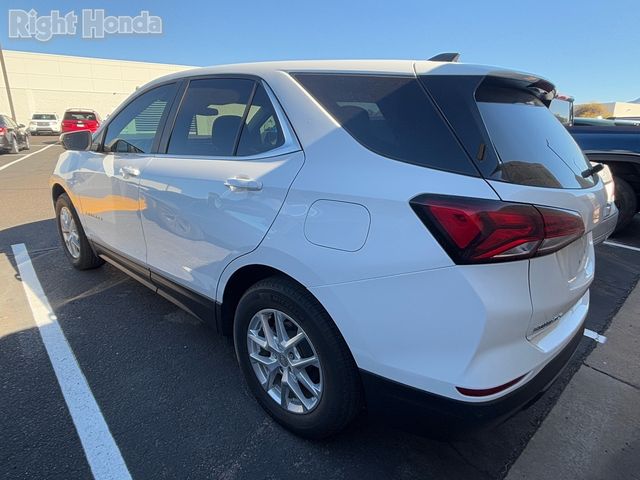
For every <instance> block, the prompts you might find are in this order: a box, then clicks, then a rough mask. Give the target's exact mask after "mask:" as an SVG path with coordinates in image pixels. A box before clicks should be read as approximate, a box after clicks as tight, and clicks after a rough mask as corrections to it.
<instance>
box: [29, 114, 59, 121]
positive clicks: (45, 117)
mask: <svg viewBox="0 0 640 480" xmlns="http://www.w3.org/2000/svg"><path fill="white" fill-rule="evenodd" d="M32 119H33V120H55V119H56V116H55V115H54V114H52V113H34V114H33V117H32Z"/></svg>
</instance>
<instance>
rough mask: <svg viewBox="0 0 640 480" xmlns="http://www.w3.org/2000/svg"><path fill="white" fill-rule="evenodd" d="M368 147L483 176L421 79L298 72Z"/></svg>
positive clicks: (296, 75)
mask: <svg viewBox="0 0 640 480" xmlns="http://www.w3.org/2000/svg"><path fill="white" fill-rule="evenodd" d="M293 77H294V78H295V79H296V80H297V81H298V82H299V83H300V84H301V85H302V86H303V87H304V88H305V89H306V90H307V91H308V92H309V93H310V94H311V95H312V96H313V97H314V98H315V99H316V100H317V101H318V102H319V103H320V104H321V105H322V106H323V107H324V108H325V109H326V110H327V112H328V113H329V114H330V115H331V116H333V117H334V118H335V120H336V121H337V122H338V123H339V124H340V125H341V126H342V127H343V128H344V129H345V130H346V131H347V132H349V134H351V136H352V137H353V138H354V139H355V140H357V141H358V142H359V143H361V144H362V145H363V146H365V147H366V148H368V149H369V150H372V151H373V152H375V153H378V154H380V155H383V156H385V157H388V158H392V159H395V160H400V161H402V162H407V163H412V164H415V165H420V166H425V167H431V168H436V169H439V170H446V171H450V172H455V173H462V174H465V175H473V176H479V173H478V170H477V169H476V168H475V166H474V165H473V163H472V162H471V160H470V159H469V157H468V156H467V155H466V153H465V152H464V150H463V149H462V147H461V146H460V144H459V143H458V141H457V140H456V138H455V136H454V135H453V133H452V132H451V130H450V129H449V127H448V126H447V125H446V123H445V122H444V120H443V119H442V117H441V115H440V114H439V112H438V110H437V109H436V107H435V106H434V104H433V103H432V102H431V100H430V99H429V97H428V96H427V94H426V93H425V91H424V90H423V88H422V86H421V85H420V84H419V83H418V80H417V79H416V78H415V77H405V76H383V75H361V74H357V75H354V74H333V73H331V74H325V73H321V74H318V73H313V74H312V73H294V74H293Z"/></svg>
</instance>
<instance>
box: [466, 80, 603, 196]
mask: <svg viewBox="0 0 640 480" xmlns="http://www.w3.org/2000/svg"><path fill="white" fill-rule="evenodd" d="M476 101H477V102H478V108H479V109H480V113H481V115H482V119H483V121H484V124H485V126H486V127H487V130H488V132H489V136H490V137H491V141H492V143H493V145H494V147H495V149H496V151H497V153H498V156H499V157H500V169H501V170H502V173H503V176H504V178H505V180H507V181H509V182H514V183H518V184H521V185H531V186H536V187H550V188H588V187H591V186H593V185H594V184H595V181H596V180H595V179H594V177H592V176H589V177H587V178H584V177H583V176H582V172H584V171H585V170H587V169H589V168H590V165H589V163H588V162H587V159H586V157H585V156H584V154H583V153H582V151H581V150H580V147H578V145H577V144H576V142H575V141H574V140H573V138H572V137H571V135H570V134H569V133H568V132H567V130H566V128H564V126H563V125H562V124H561V123H560V122H559V121H558V119H557V118H556V117H555V116H554V114H553V113H551V112H550V111H549V109H548V108H547V107H546V106H545V105H544V104H543V103H542V102H541V101H540V100H538V99H537V98H536V97H535V96H534V95H532V94H530V93H528V92H526V91H523V90H517V89H512V88H503V87H493V86H492V87H487V88H480V89H479V90H478V91H477V92H476Z"/></svg>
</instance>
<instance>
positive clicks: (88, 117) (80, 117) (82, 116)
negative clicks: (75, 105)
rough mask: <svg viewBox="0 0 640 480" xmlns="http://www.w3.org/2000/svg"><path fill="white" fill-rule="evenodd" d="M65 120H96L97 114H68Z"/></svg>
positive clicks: (65, 115)
mask: <svg viewBox="0 0 640 480" xmlns="http://www.w3.org/2000/svg"><path fill="white" fill-rule="evenodd" d="M64 120H96V114H95V113H93V112H66V113H65V114H64Z"/></svg>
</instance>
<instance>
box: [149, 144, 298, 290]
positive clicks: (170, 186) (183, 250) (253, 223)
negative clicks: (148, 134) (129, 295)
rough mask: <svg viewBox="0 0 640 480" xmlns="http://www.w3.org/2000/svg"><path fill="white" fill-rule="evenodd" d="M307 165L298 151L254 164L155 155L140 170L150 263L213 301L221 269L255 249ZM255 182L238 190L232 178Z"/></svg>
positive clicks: (227, 160) (239, 160) (231, 160)
mask: <svg viewBox="0 0 640 480" xmlns="http://www.w3.org/2000/svg"><path fill="white" fill-rule="evenodd" d="M303 163H304V154H303V153H302V152H301V151H297V152H294V153H290V154H286V155H281V156H278V157H270V158H263V159H256V160H245V159H233V158H229V159H216V158H209V157H178V156H175V155H158V156H156V157H154V158H153V160H151V162H150V163H149V165H148V166H147V167H146V168H145V169H144V170H143V171H142V175H141V177H140V178H141V183H140V195H141V202H142V203H143V204H144V205H146V209H145V210H144V211H143V212H142V216H141V218H142V227H143V230H144V235H145V238H146V244H147V259H148V263H149V265H151V266H152V267H153V269H154V270H156V271H158V272H159V273H161V274H164V275H165V276H168V277H169V278H171V279H172V280H174V281H176V282H178V283H180V284H182V285H185V286H187V287H189V288H191V289H192V290H195V291H196V292H198V293H201V294H203V295H206V296H208V297H213V296H214V295H215V291H216V286H217V284H218V279H219V278H220V274H221V272H222V270H223V269H224V268H225V267H226V266H227V265H228V264H229V262H231V261H232V260H233V259H234V258H237V257H239V256H240V255H243V254H246V253H248V252H250V251H252V250H253V249H255V248H256V247H257V246H258V244H259V243H260V242H261V241H262V239H263V238H264V236H265V234H266V233H267V231H268V230H269V227H270V226H271V224H272V223H273V220H274V219H275V217H276V215H277V214H278V211H279V210H280V207H281V206H282V203H283V202H284V199H285V197H286V195H287V191H288V190H289V186H290V185H291V182H293V179H294V178H295V176H296V175H297V173H298V171H299V170H300V168H301V167H302V164H303ZM234 177H242V178H249V179H255V180H259V181H260V182H261V183H262V188H261V189H260V190H256V191H251V190H237V189H231V188H229V187H228V186H226V185H225V182H226V180H227V179H229V178H234Z"/></svg>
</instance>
